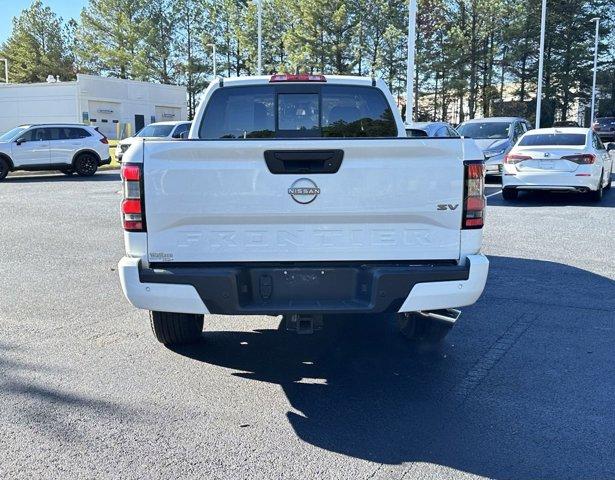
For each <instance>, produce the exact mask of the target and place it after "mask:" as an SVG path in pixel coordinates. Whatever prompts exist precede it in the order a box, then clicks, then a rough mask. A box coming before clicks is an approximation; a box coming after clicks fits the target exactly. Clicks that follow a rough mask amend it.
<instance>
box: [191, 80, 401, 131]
mask: <svg viewBox="0 0 615 480" xmlns="http://www.w3.org/2000/svg"><path fill="white" fill-rule="evenodd" d="M306 90H308V91H305V92H303V91H301V87H300V86H298V85H294V86H293V87H292V89H290V90H289V89H288V88H285V87H284V86H274V85H256V86H245V87H223V88H220V89H218V90H216V91H215V92H214V93H213V95H212V96H211V98H210V100H209V102H208V105H207V108H206V110H205V114H204V115H203V119H202V121H201V125H200V128H199V137H200V138H206V139H218V138H274V137H278V138H279V137H295V138H296V137H299V138H310V137H343V138H361V137H363V138H369V137H372V138H374V137H396V136H397V125H396V123H395V118H394V117H393V112H392V111H391V108H390V107H389V104H388V102H387V101H386V98H385V97H384V95H383V94H382V92H381V91H380V90H379V89H377V88H374V87H361V86H343V85H318V86H313V85H309V86H306Z"/></svg>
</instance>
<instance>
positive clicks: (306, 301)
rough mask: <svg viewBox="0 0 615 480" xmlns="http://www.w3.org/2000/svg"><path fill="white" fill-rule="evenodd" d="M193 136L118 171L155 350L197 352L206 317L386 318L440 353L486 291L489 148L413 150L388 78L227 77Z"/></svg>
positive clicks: (131, 284) (125, 263)
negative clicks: (485, 156) (467, 308)
mask: <svg viewBox="0 0 615 480" xmlns="http://www.w3.org/2000/svg"><path fill="white" fill-rule="evenodd" d="M189 138H190V139H191V140H193V141H190V142H169V141H161V142H158V141H157V142H148V141H142V142H137V143H135V144H134V145H133V146H132V147H131V148H130V149H129V150H128V151H127V152H126V154H125V155H124V162H123V163H122V177H123V181H124V188H123V191H124V192H125V199H124V201H123V203H122V213H123V226H124V230H125V237H124V238H125V245H126V256H125V257H124V258H123V259H122V260H121V261H120V263H119V267H118V268H119V269H118V271H119V276H120V280H121V285H122V289H123V292H124V295H125V296H126V298H127V299H128V300H129V301H130V302H131V303H132V304H133V305H134V306H135V307H137V308H142V309H145V310H149V311H150V312H151V314H150V316H151V325H152V328H153V331H154V334H155V336H156V338H157V339H158V340H159V341H160V342H162V343H164V344H167V345H172V344H179V343H188V342H191V341H195V340H198V339H199V338H200V337H201V332H202V327H203V321H204V315H209V314H225V315H253V314H272V315H283V316H284V320H285V322H286V328H287V329H289V330H294V331H296V332H298V333H311V332H312V331H313V330H314V329H316V328H318V327H319V325H321V324H322V321H323V319H325V318H326V316H327V315H329V314H354V315H357V316H364V315H365V314H370V313H373V314H381V313H385V312H391V313H395V314H396V317H397V321H398V325H399V327H400V330H401V332H402V333H404V334H405V335H406V336H407V337H409V338H411V339H413V340H423V339H424V340H431V341H437V340H439V339H441V338H442V337H443V336H444V335H445V334H446V333H447V332H448V330H449V329H450V327H451V326H452V325H453V324H454V323H455V320H456V319H457V317H458V316H459V313H460V312H459V311H458V310H455V309H454V308H453V307H459V306H464V305H470V304H472V303H474V302H475V301H476V300H477V299H478V297H479V296H480V295H481V292H482V291H483V288H484V286H485V281H486V278H487V271H488V265H489V262H488V260H487V258H486V257H485V256H483V255H482V254H481V253H480V244H481V239H482V227H483V213H484V208H485V197H484V165H483V161H482V159H481V151H480V149H479V148H478V147H477V146H476V145H475V143H474V142H473V141H472V140H469V139H467V140H465V139H462V138H456V139H443V138H425V139H423V140H422V141H421V142H416V141H414V139H410V138H407V137H406V132H405V129H404V123H403V121H402V118H401V116H400V114H399V111H398V109H397V107H396V105H395V101H394V99H393V97H392V95H391V93H390V92H389V90H388V88H387V87H386V85H385V83H384V82H383V81H382V80H375V81H374V80H372V79H371V78H358V77H344V76H326V77H325V76H323V75H288V74H285V75H273V76H272V77H271V78H269V77H267V78H265V77H238V78H232V79H229V78H225V79H217V80H214V81H213V82H212V83H211V84H210V85H209V87H208V89H207V90H206V92H205V94H204V95H203V100H202V102H201V104H200V106H199V107H198V110H197V114H196V118H195V120H194V123H193V125H192V128H191V130H190V135H189ZM199 140H201V141H199ZM408 158H411V159H412V161H411V162H408V161H406V160H407V159H408ZM459 179H463V181H459Z"/></svg>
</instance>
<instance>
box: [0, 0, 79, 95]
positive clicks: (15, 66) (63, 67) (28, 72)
mask: <svg viewBox="0 0 615 480" xmlns="http://www.w3.org/2000/svg"><path fill="white" fill-rule="evenodd" d="M68 42H69V30H68V29H66V28H65V27H64V26H63V25H62V19H61V18H59V17H58V16H57V15H56V14H55V13H54V12H53V11H52V10H51V9H50V8H49V7H45V6H43V3H42V2H41V0H34V2H32V5H30V7H28V8H27V9H25V10H23V11H22V12H21V14H20V15H19V16H18V17H15V18H14V19H13V29H12V32H11V35H10V37H9V38H8V39H7V41H6V42H4V43H3V44H2V47H0V56H2V57H4V58H6V59H7V60H8V62H9V80H10V81H11V82H13V83H23V82H25V83H27V82H43V81H45V79H46V78H47V76H48V75H54V76H56V75H57V76H59V77H60V78H61V79H62V80H70V79H73V78H75V71H74V63H73V58H72V56H71V53H70V51H69V49H68Z"/></svg>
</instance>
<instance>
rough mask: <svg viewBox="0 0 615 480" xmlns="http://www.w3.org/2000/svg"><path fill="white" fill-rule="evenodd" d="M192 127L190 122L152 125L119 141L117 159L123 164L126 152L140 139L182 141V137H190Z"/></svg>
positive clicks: (116, 152)
mask: <svg viewBox="0 0 615 480" xmlns="http://www.w3.org/2000/svg"><path fill="white" fill-rule="evenodd" d="M190 125H191V123H190V122H157V123H150V124H149V125H147V126H145V127H143V128H142V129H141V130H139V132H137V134H136V135H135V136H134V137H128V138H125V139H123V140H121V141H119V142H118V144H117V147H115V158H117V160H118V162H121V161H122V157H123V156H124V153H125V152H126V150H128V148H130V146H131V145H132V144H133V143H134V142H135V140H136V139H138V138H147V139H148V140H170V139H180V138H182V136H187V135H188V131H189V130H190Z"/></svg>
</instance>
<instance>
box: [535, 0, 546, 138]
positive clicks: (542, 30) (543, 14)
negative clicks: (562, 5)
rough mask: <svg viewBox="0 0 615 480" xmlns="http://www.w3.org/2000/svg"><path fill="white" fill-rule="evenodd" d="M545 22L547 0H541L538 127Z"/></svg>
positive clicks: (537, 100) (538, 122) (537, 103)
mask: <svg viewBox="0 0 615 480" xmlns="http://www.w3.org/2000/svg"><path fill="white" fill-rule="evenodd" d="M546 23H547V0H542V14H541V17H540V51H539V54H538V91H537V92H536V128H540V103H541V102H542V69H543V63H544V56H545V24H546Z"/></svg>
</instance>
